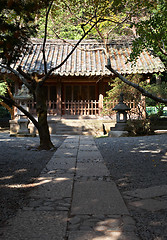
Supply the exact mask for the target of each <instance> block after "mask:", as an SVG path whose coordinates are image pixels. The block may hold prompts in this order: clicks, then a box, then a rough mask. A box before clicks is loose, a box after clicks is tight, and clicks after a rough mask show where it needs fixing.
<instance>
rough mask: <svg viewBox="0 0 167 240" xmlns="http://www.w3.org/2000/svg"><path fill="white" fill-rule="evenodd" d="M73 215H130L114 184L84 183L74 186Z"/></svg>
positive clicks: (101, 182)
mask: <svg viewBox="0 0 167 240" xmlns="http://www.w3.org/2000/svg"><path fill="white" fill-rule="evenodd" d="M71 214H74V215H75V214H128V210H127V207H126V206H125V203H124V201H123V199H122V197H121V195H120V193H119V191H118V189H117V187H116V185H115V183H114V182H103V181H84V182H76V183H75V184H74V194H73V202H72V208H71Z"/></svg>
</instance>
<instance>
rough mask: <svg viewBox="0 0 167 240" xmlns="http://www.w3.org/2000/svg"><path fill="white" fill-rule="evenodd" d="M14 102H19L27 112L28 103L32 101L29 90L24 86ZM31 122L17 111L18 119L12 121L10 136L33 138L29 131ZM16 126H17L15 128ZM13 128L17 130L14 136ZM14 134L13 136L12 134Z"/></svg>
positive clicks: (15, 96)
mask: <svg viewBox="0 0 167 240" xmlns="http://www.w3.org/2000/svg"><path fill="white" fill-rule="evenodd" d="M13 98H14V100H17V101H18V103H19V104H20V106H21V107H23V108H24V109H25V110H26V111H28V110H29V108H28V101H29V100H31V99H32V95H31V94H29V90H28V88H27V87H26V86H25V85H24V84H23V85H22V87H21V89H20V90H19V91H18V93H17V94H16V95H14V97H13ZM29 122H30V121H29V120H28V119H27V117H26V116H25V115H24V113H22V112H21V111H20V110H19V109H18V110H17V119H16V120H11V121H10V135H11V136H31V134H30V130H29V129H28V124H29ZM14 125H17V127H16V126H14ZM13 128H15V129H17V130H16V133H15V134H13ZM11 133H12V134H11Z"/></svg>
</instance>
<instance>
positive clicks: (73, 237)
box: [68, 231, 139, 240]
mask: <svg viewBox="0 0 167 240" xmlns="http://www.w3.org/2000/svg"><path fill="white" fill-rule="evenodd" d="M68 240H139V238H138V237H137V236H136V235H135V234H134V233H122V232H117V231H116V232H110V233H106V234H102V233H97V232H94V231H83V232H82V231H78V232H75V233H74V232H73V233H70V235H69V238H68Z"/></svg>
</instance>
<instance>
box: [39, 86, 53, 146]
mask: <svg viewBox="0 0 167 240" xmlns="http://www.w3.org/2000/svg"><path fill="white" fill-rule="evenodd" d="M35 96H36V110H37V116H38V124H39V129H38V132H39V138H40V146H39V149H46V150H49V149H51V148H53V147H54V145H53V144H52V142H51V138H50V134H49V127H48V122H47V107H46V96H45V94H44V87H41V86H40V85H39V83H38V84H37V87H36V90H35Z"/></svg>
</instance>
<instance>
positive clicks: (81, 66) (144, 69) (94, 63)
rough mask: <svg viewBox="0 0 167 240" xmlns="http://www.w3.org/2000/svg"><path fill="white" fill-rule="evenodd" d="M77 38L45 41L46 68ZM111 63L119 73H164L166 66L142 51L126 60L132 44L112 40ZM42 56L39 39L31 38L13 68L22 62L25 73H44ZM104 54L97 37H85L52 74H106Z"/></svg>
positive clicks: (63, 54)
mask: <svg viewBox="0 0 167 240" xmlns="http://www.w3.org/2000/svg"><path fill="white" fill-rule="evenodd" d="M76 42H77V41H72V40H70V41H68V43H67V42H63V41H61V40H48V41H47V43H46V58H47V68H48V70H49V69H50V68H52V67H55V66H57V65H59V64H60V63H61V62H62V61H63V59H64V58H65V57H66V56H67V54H68V53H69V52H70V51H71V50H72V48H73V46H74V45H75V43H76ZM109 47H110V50H111V56H110V58H111V65H112V67H113V68H114V69H115V70H117V71H118V72H119V73H121V74H131V73H134V74H135V73H139V74H140V73H154V72H163V71H164V70H165V67H164V65H163V63H162V62H161V60H160V59H159V58H158V57H153V56H152V55H150V54H149V53H148V52H147V51H144V52H143V53H142V54H141V55H140V58H139V59H138V61H137V63H136V64H135V65H134V64H132V63H130V62H128V63H126V62H127V58H128V57H129V56H130V53H131V45H130V44H129V43H127V42H124V43H116V42H115V43H114V42H113V43H111V44H110V45H109ZM42 59H43V55H42V40H39V39H33V41H32V46H31V51H30V52H29V53H28V54H27V55H24V56H23V57H22V58H20V59H19V61H18V62H17V63H16V64H15V66H13V67H14V68H15V69H16V68H17V66H19V65H21V66H22V69H23V70H24V71H26V72H29V73H32V72H37V73H39V74H43V72H44V64H43V60H42ZM105 65H106V55H105V49H104V47H103V44H102V43H99V42H97V41H96V40H84V41H83V42H81V44H80V45H79V46H78V47H77V49H76V50H75V51H74V53H73V54H72V55H71V56H70V57H69V59H68V60H67V62H66V63H65V64H64V65H63V66H62V67H60V68H59V69H57V70H55V71H54V72H53V73H52V74H56V75H60V76H100V75H101V76H109V75H111V72H110V71H109V70H107V69H106V67H105Z"/></svg>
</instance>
